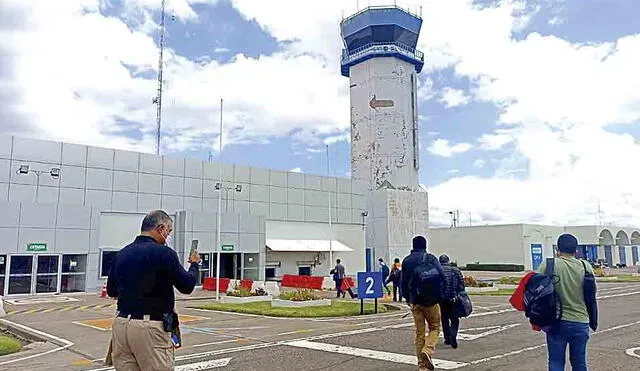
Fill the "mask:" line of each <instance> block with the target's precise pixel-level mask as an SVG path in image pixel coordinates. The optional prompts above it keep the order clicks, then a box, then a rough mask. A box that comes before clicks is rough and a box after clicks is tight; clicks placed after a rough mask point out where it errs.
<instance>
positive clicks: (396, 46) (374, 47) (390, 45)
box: [342, 42, 424, 64]
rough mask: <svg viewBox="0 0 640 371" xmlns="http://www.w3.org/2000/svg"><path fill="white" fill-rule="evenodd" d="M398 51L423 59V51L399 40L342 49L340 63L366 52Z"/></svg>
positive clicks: (349, 60) (356, 57)
mask: <svg viewBox="0 0 640 371" xmlns="http://www.w3.org/2000/svg"><path fill="white" fill-rule="evenodd" d="M390 52H399V53H402V54H404V55H407V56H409V57H412V58H416V59H418V60H420V61H424V53H422V52H421V51H419V50H416V48H413V47H411V46H409V45H406V44H403V43H401V42H378V43H370V44H367V45H363V46H361V47H359V48H356V49H354V50H347V49H344V50H342V63H343V64H346V63H349V62H351V61H353V60H355V59H358V58H360V57H363V56H365V55H367V54H377V53H390Z"/></svg>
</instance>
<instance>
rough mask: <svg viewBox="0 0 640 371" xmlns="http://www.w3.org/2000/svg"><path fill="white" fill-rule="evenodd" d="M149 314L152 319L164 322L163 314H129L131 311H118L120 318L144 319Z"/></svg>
mask: <svg viewBox="0 0 640 371" xmlns="http://www.w3.org/2000/svg"><path fill="white" fill-rule="evenodd" d="M147 315H148V316H149V320H150V321H160V322H162V314H129V313H118V317H120V318H128V319H139V320H143V319H144V317H145V316H147Z"/></svg>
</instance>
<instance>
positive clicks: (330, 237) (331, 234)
mask: <svg viewBox="0 0 640 371" xmlns="http://www.w3.org/2000/svg"><path fill="white" fill-rule="evenodd" d="M329 169H330V167H329V145H328V144H327V178H328V177H330V176H331V175H330V174H331V173H330V172H329ZM327 193H328V195H329V196H328V198H329V265H331V264H333V241H332V239H333V233H332V232H333V231H332V230H331V189H329V192H327Z"/></svg>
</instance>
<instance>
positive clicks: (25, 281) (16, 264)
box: [7, 255, 33, 295]
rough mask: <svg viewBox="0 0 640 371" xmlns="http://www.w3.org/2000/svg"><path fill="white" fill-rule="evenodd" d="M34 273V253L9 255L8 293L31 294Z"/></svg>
mask: <svg viewBox="0 0 640 371" xmlns="http://www.w3.org/2000/svg"><path fill="white" fill-rule="evenodd" d="M32 275H33V255H11V256H9V284H8V285H7V295H13V294H30V293H31V277H32Z"/></svg>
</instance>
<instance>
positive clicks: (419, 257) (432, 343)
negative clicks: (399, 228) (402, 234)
mask: <svg viewBox="0 0 640 371" xmlns="http://www.w3.org/2000/svg"><path fill="white" fill-rule="evenodd" d="M443 280H444V272H443V270H442V266H441V265H440V262H439V261H438V258H436V257H435V256H433V255H432V254H429V253H427V240H426V239H425V238H424V237H422V236H416V237H414V238H413V250H411V254H410V255H409V256H407V257H406V258H404V260H403V261H402V277H401V288H402V295H403V296H404V298H405V299H406V300H407V303H409V304H410V305H411V314H412V315H413V322H414V323H415V326H416V340H415V344H416V356H417V357H418V369H419V370H420V371H423V370H433V369H435V367H434V364H433V360H432V357H433V354H434V353H435V349H436V343H437V342H438V336H439V335H440V326H441V324H440V306H439V305H438V303H439V302H440V299H441V296H442V292H441V291H442V281H443ZM427 326H428V327H429V333H428V334H427V335H426V337H425V332H426V327H427Z"/></svg>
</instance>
